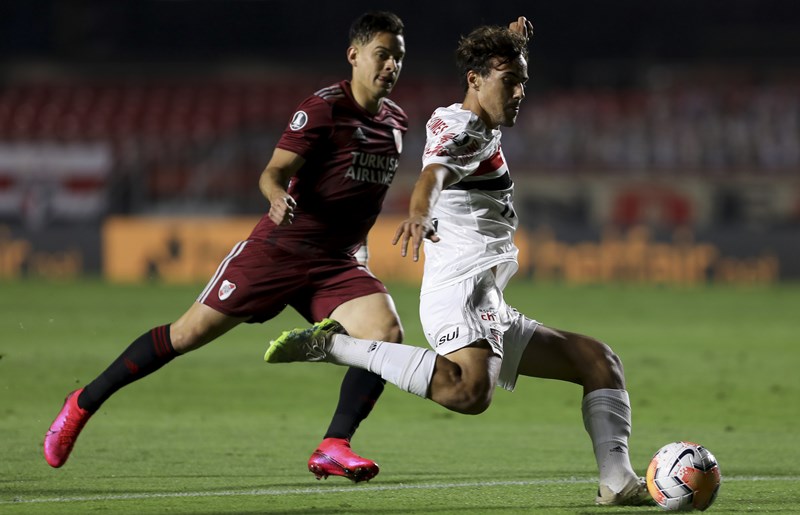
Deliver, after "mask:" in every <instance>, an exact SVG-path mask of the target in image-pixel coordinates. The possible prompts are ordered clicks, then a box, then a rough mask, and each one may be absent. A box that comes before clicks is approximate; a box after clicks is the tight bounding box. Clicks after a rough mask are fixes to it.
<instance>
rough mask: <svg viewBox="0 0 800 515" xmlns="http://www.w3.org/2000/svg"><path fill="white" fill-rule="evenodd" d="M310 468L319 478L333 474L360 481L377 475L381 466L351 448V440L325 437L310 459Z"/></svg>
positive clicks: (325, 477) (356, 481)
mask: <svg viewBox="0 0 800 515" xmlns="http://www.w3.org/2000/svg"><path fill="white" fill-rule="evenodd" d="M308 470H309V471H311V472H313V473H314V475H315V476H317V479H327V478H328V476H331V475H332V476H343V477H346V478H347V479H349V480H351V481H353V482H355V483H358V482H359V481H369V480H370V479H372V478H373V477H375V476H377V475H378V472H380V467H378V464H377V463H375V462H374V461H372V460H368V459H366V458H362V457H361V456H359V455H358V454H356V453H354V452H353V451H352V450H351V449H350V442H348V441H347V440H345V439H344V438H325V439H324V440H322V443H320V444H319V447H317V450H316V451H314V453H313V454H312V455H311V458H309V459H308Z"/></svg>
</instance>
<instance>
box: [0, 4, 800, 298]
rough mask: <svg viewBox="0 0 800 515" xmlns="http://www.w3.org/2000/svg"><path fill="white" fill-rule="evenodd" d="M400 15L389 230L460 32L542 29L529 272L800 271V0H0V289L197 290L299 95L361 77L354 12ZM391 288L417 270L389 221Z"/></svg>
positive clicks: (509, 148)
mask: <svg viewBox="0 0 800 515" xmlns="http://www.w3.org/2000/svg"><path fill="white" fill-rule="evenodd" d="M368 9H390V10H393V11H395V12H397V13H398V14H399V15H400V16H401V17H402V18H403V20H404V22H405V24H406V45H407V51H408V53H407V60H406V62H405V65H404V69H403V73H402V76H401V80H400V81H399V83H398V86H397V88H396V90H395V92H394V93H393V95H392V98H393V99H394V100H396V101H397V102H398V103H399V104H400V105H401V106H403V107H404V108H405V110H406V111H407V112H408V114H409V116H410V121H411V129H410V131H409V134H408V136H407V138H406V140H405V149H404V159H403V160H402V161H401V168H400V173H399V174H398V176H397V177H396V179H395V184H394V185H393V188H392V190H393V191H392V194H391V196H390V197H389V199H388V200H387V205H386V214H387V217H386V218H385V220H384V221H383V222H382V223H381V225H380V226H379V227H377V228H376V231H377V232H379V233H380V232H381V231H392V232H393V229H394V223H393V222H392V216H402V214H403V213H404V212H405V209H406V201H407V198H408V194H409V192H410V189H411V187H412V185H413V182H414V179H415V176H416V174H417V172H418V169H419V163H420V155H421V149H422V145H423V142H424V123H425V121H426V119H427V117H428V115H429V113H430V112H431V111H432V110H433V109H434V108H435V107H437V106H439V105H446V104H449V103H452V102H455V101H460V100H461V98H462V93H461V91H460V89H459V86H458V78H457V76H456V74H455V69H454V65H453V59H452V54H453V50H454V48H455V45H456V41H457V39H458V37H459V35H460V34H465V33H466V32H468V31H469V30H470V29H471V28H473V27H475V26H477V25H479V24H482V23H493V24H506V23H508V22H509V21H511V20H512V19H514V18H515V17H516V16H517V15H520V14H522V15H525V16H527V17H529V18H530V19H531V20H532V21H533V23H534V26H535V36H534V39H533V42H532V44H531V47H530V49H531V53H530V75H531V80H530V83H529V88H528V97H527V99H526V101H525V104H524V106H523V108H522V111H521V115H520V119H519V121H518V124H517V126H516V127H515V128H513V129H511V130H506V131H505V132H504V136H503V141H504V149H505V152H506V155H507V157H508V159H509V161H510V166H511V169H512V175H513V177H514V180H515V183H516V188H517V200H516V207H517V210H518V211H519V213H520V216H521V219H522V221H523V225H522V227H523V229H522V230H521V231H520V246H521V249H522V258H521V264H522V270H521V274H520V277H521V279H522V280H525V279H526V278H534V279H542V278H547V279H553V280H561V281H566V282H578V283H595V282H597V283H599V282H609V281H612V282H615V281H637V282H650V283H668V284H672V283H677V284H686V283H707V282H714V283H719V282H722V283H774V282H778V281H786V280H797V279H798V278H800V260H799V259H798V258H797V256H798V255H800V8H798V6H797V2H796V1H794V0H694V1H688V0H671V1H669V2H667V1H660V2H641V1H633V0H613V1H607V2H594V1H589V0H586V1H581V0H561V1H559V2H552V1H545V0H541V1H537V0H527V1H524V2H523V1H516V0H505V1H503V2H489V1H479V0H460V1H458V2H455V1H441V2H422V1H419V0H408V1H404V2H383V1H373V2H368V1H363V0H351V1H349V2H322V1H311V0H292V1H288V0H262V1H240V0H231V1H210V0H209V1H197V0H183V1H180V0H174V1H152V0H142V1H133V0H120V1H113V2H108V1H102V0H63V1H58V0H41V1H36V2H29V1H24V0H6V1H4V2H3V3H2V6H0V14H1V15H0V279H14V278H72V277H79V276H101V277H104V278H106V279H108V280H112V281H138V280H146V279H158V280H166V281H205V280H206V279H207V278H208V277H209V275H210V273H211V271H213V269H214V268H215V267H216V265H217V264H218V262H219V260H220V258H221V257H222V256H224V255H225V254H226V253H227V251H228V250H229V248H230V245H231V243H233V242H235V241H238V240H240V239H243V238H244V237H246V235H247V233H248V231H249V229H250V227H251V226H252V224H253V222H254V220H255V219H256V217H258V216H260V214H262V213H263V212H264V210H265V208H266V203H265V201H264V200H263V198H262V197H261V195H260V193H259V191H258V187H257V180H258V176H259V174H260V172H261V170H262V168H263V167H264V165H265V164H266V162H267V160H268V159H269V157H270V154H271V151H272V149H273V147H274V145H275V143H276V142H277V139H278V137H279V135H280V133H281V132H282V130H283V129H284V127H285V126H286V124H287V122H288V120H289V118H290V116H291V114H292V112H293V110H294V108H295V106H296V105H297V104H298V103H299V102H300V101H301V100H302V99H303V98H304V97H305V96H307V95H308V94H310V93H311V92H313V91H315V90H316V89H318V88H319V87H322V86H325V85H328V84H330V83H332V82H334V81H336V80H339V79H341V78H349V67H348V65H347V63H346V61H345V58H344V51H345V48H346V45H347V38H346V34H347V29H348V27H349V24H350V22H351V20H352V19H353V18H354V17H355V16H357V15H358V14H360V13H361V12H363V11H364V10H368ZM371 242H372V244H371V252H372V255H373V260H372V266H373V268H374V269H375V271H376V273H377V274H378V275H379V276H381V277H383V278H384V279H388V280H392V279H404V278H416V277H417V276H418V273H419V267H414V266H411V265H409V264H408V263H404V262H401V261H400V260H399V259H398V258H397V256H396V254H397V253H396V251H395V249H392V248H390V245H389V244H388V239H387V237H385V234H379V235H378V236H376V237H375V238H372V239H371Z"/></svg>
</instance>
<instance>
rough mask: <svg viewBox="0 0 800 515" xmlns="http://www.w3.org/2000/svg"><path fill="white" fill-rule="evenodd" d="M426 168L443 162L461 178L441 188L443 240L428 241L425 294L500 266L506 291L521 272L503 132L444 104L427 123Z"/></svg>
mask: <svg viewBox="0 0 800 515" xmlns="http://www.w3.org/2000/svg"><path fill="white" fill-rule="evenodd" d="M426 132H427V140H426V143H425V153H424V155H423V157H422V166H423V168H424V167H426V166H428V165H430V164H441V165H443V166H446V167H447V168H449V169H450V170H451V171H452V172H453V173H454V174H456V175H457V176H458V178H459V181H458V182H457V183H455V184H453V185H452V186H450V187H448V188H446V189H445V190H444V191H442V193H441V196H440V197H439V201H438V202H437V203H436V205H435V206H434V209H433V212H432V213H431V215H432V217H433V218H434V223H435V225H436V232H437V233H438V235H439V238H440V241H439V242H437V243H433V242H431V241H428V240H425V243H424V245H425V246H424V250H425V273H424V276H423V279H422V288H421V293H423V294H424V293H426V292H429V291H434V290H437V289H439V288H443V287H445V286H449V285H451V284H454V283H456V282H459V281H461V280H463V279H465V278H467V277H470V276H473V275H475V274H478V273H480V272H482V271H484V270H488V269H490V268H493V267H497V271H496V283H497V284H498V286H499V287H500V289H503V288H504V287H505V286H506V284H507V283H508V280H509V279H510V278H511V276H513V275H514V273H516V271H517V268H518V265H517V254H518V249H517V247H516V246H515V245H514V232H515V231H516V228H517V216H516V213H515V212H514V206H513V204H512V200H513V190H514V185H513V183H512V181H511V178H510V175H509V172H508V166H507V165H506V160H505V157H504V156H503V151H502V149H501V148H500V131H499V130H498V129H488V128H487V127H486V125H485V124H484V123H483V122H482V121H481V120H480V118H478V116H477V115H475V114H474V113H472V112H471V111H468V110H465V109H463V108H462V106H461V104H453V105H451V106H449V107H440V108H438V109H437V110H436V111H434V112H433V115H432V116H431V118H430V120H428V123H427V125H426Z"/></svg>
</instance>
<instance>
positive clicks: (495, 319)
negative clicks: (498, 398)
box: [419, 270, 540, 391]
mask: <svg viewBox="0 0 800 515" xmlns="http://www.w3.org/2000/svg"><path fill="white" fill-rule="evenodd" d="M419 316H420V321H421V322H422V329H423V330H424V331H425V336H426V337H427V338H428V343H429V344H430V346H431V347H433V350H435V351H436V353H437V354H440V355H442V356H444V355H446V354H450V353H451V352H454V351H457V350H458V349H462V348H464V347H467V346H469V345H471V344H472V343H474V342H476V341H477V340H481V339H485V340H486V341H488V342H489V344H490V345H491V346H492V350H493V351H494V353H495V354H496V355H498V356H500V358H501V359H502V360H503V362H502V365H501V367H500V376H499V378H498V380H497V386H500V387H502V388H505V389H506V390H509V391H513V390H514V386H515V385H516V383H517V375H518V374H517V370H518V369H519V361H520V359H522V353H523V352H524V351H525V347H526V346H527V345H528V342H529V341H530V339H531V337H532V336H533V332H534V331H535V330H536V328H537V327H538V326H539V325H540V324H539V322H537V321H536V320H531V319H530V318H527V317H525V316H524V315H522V314H521V313H520V312H519V311H517V310H516V309H514V308H512V307H511V306H509V305H508V304H506V302H505V299H504V298H503V291H502V290H501V289H500V288H498V287H497V284H496V283H495V279H494V273H493V272H492V271H491V270H487V271H485V272H482V273H480V274H478V275H474V276H472V277H469V278H467V279H465V280H463V281H461V282H459V283H456V284H454V285H452V286H448V287H446V288H442V289H439V290H434V291H432V292H429V293H425V294H423V295H421V296H420V303H419Z"/></svg>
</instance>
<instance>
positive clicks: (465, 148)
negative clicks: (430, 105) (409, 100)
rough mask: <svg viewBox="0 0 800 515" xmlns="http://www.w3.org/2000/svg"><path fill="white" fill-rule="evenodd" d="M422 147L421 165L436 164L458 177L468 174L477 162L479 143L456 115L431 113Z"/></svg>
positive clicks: (461, 177)
mask: <svg viewBox="0 0 800 515" xmlns="http://www.w3.org/2000/svg"><path fill="white" fill-rule="evenodd" d="M425 132H426V135H427V137H426V139H425V151H424V152H423V154H422V168H423V169H424V168H425V167H426V166H428V165H430V164H440V165H443V166H446V167H447V168H449V169H450V170H451V171H452V172H453V173H454V174H456V175H457V176H458V180H461V179H463V178H464V177H466V176H468V175H471V174H472V173H473V172H475V170H477V168H478V165H479V164H480V159H478V156H479V155H480V153H481V152H480V150H481V145H480V142H479V141H478V139H479V138H478V139H476V138H475V137H474V135H472V134H470V131H469V130H467V124H466V123H465V122H464V121H463V120H460V119H458V118H455V117H448V116H440V115H437V113H434V114H433V116H432V117H431V119H430V120H428V123H427V124H426V126H425Z"/></svg>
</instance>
